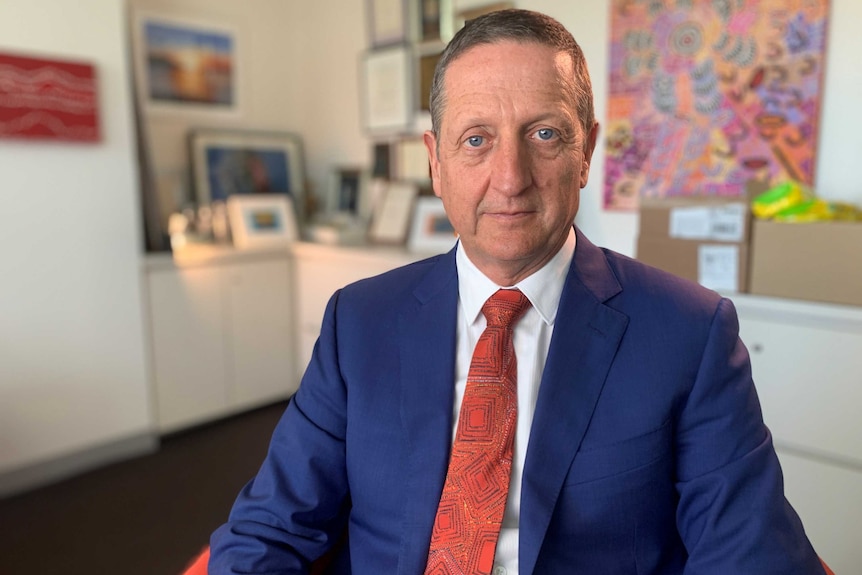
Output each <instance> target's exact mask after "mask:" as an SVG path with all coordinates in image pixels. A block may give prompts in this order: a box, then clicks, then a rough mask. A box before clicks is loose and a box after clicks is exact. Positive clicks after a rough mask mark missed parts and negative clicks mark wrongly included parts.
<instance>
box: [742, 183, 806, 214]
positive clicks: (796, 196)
mask: <svg viewBox="0 0 862 575" xmlns="http://www.w3.org/2000/svg"><path fill="white" fill-rule="evenodd" d="M810 199H811V195H810V194H809V193H808V192H807V191H806V190H803V189H802V186H801V185H800V184H799V183H798V182H785V183H783V184H779V185H777V186H775V187H772V188H770V189H768V190H766V191H765V192H763V193H762V194H760V195H759V196H757V197H756V198H754V199H753V200H752V202H751V213H752V214H754V217H756V218H760V219H768V218H771V217H773V216H774V215H775V214H777V213H779V212H781V211H783V210H787V209H789V208H792V207H794V206H798V205H800V204H802V203H804V202H806V201H808V200H810Z"/></svg>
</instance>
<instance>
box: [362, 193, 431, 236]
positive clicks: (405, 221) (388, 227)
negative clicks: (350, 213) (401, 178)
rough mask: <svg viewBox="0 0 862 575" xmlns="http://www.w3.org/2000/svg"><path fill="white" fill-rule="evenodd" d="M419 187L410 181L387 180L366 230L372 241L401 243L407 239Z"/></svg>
mask: <svg viewBox="0 0 862 575" xmlns="http://www.w3.org/2000/svg"><path fill="white" fill-rule="evenodd" d="M418 194H419V188H418V187H417V186H416V185H415V184H413V183H411V182H389V183H388V184H387V185H386V188H385V189H384V190H382V191H381V199H380V202H379V203H378V204H377V205H376V206H375V210H374V215H373V217H372V219H371V225H370V226H369V230H368V239H369V241H371V242H373V243H380V244H396V245H403V244H404V243H405V242H406V241H407V233H408V230H409V228H410V220H411V216H412V214H413V204H414V202H415V201H416V197H417V196H418Z"/></svg>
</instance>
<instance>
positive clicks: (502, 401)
mask: <svg viewBox="0 0 862 575" xmlns="http://www.w3.org/2000/svg"><path fill="white" fill-rule="evenodd" d="M529 305H530V302H529V300H528V299H527V298H526V296H524V294H522V293H521V292H520V291H517V290H499V291H497V293H495V294H494V295H492V296H491V297H490V298H488V301H487V302H485V305H484V306H483V307H482V313H483V314H485V318H486V319H487V320H488V326H487V327H486V328H485V331H484V332H482V335H481V336H480V337H479V341H478V342H477V343H476V349H475V350H474V351H473V360H472V361H471V362H470V371H469V372H468V373H467V387H466V389H465V390H464V399H463V400H462V402H461V413H460V415H459V417H458V427H457V429H456V430H455V442H454V444H453V445H452V455H451V458H450V460H449V471H448V472H447V474H446V483H445V484H444V485H443V494H442V495H441V496H440V505H439V507H438V508H437V517H436V519H435V520H434V531H433V532H432V534H431V548H430V550H429V553H428V565H427V567H425V575H479V574H488V573H491V569H492V568H493V566H494V553H495V552H496V549H497V538H498V537H499V535H500V525H501V523H502V522H503V511H504V510H505V507H506V498H507V496H508V492H509V477H510V475H511V470H512V453H513V451H514V444H515V425H516V422H517V420H518V392H517V381H516V380H517V374H518V370H517V366H516V363H515V347H514V345H513V343H512V329H513V326H514V324H515V322H516V321H518V319H519V318H520V317H521V316H522V315H523V313H524V311H526V309H527V307H528V306H529Z"/></svg>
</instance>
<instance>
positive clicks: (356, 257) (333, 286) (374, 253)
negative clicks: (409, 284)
mask: <svg viewBox="0 0 862 575" xmlns="http://www.w3.org/2000/svg"><path fill="white" fill-rule="evenodd" d="M293 254H294V258H295V264H296V280H297V281H296V285H297V291H296V298H297V299H296V309H297V322H296V330H297V333H296V338H297V342H298V345H297V362H296V367H297V369H298V372H297V373H298V377H301V376H302V373H303V372H304V371H305V367H306V366H307V365H308V361H309V360H310V359H311V352H312V350H313V349H314V342H315V341H317V336H318V334H319V333H320V324H321V321H322V320H323V312H324V311H325V309H326V304H327V302H328V301H329V298H330V297H331V296H332V294H333V293H334V292H335V290H337V289H339V288H341V287H344V286H345V285H347V284H349V283H352V282H355V281H356V280H359V279H362V278H367V277H371V276H373V275H377V274H381V273H383V272H385V271H389V270H390V269H392V268H394V267H397V266H399V265H403V264H407V263H410V262H412V261H415V260H418V259H420V258H421V257H422V256H420V255H417V254H412V253H409V252H407V251H405V250H404V249H395V248H385V247H374V248H368V247H361V248H360V247H342V246H329V245H323V244H312V243H297V244H295V245H294V249H293Z"/></svg>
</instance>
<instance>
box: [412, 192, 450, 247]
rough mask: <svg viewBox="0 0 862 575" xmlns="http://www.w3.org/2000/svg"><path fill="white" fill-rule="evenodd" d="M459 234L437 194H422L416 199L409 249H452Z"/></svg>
mask: <svg viewBox="0 0 862 575" xmlns="http://www.w3.org/2000/svg"><path fill="white" fill-rule="evenodd" d="M457 239H458V236H457V235H456V234H455V228H453V227H452V223H451V222H450V221H449V218H448V216H447V215H446V210H445V209H444V208H443V200H441V199H440V198H438V197H437V196H421V197H419V198H418V199H417V201H416V207H415V209H414V211H413V222H412V224H411V226H410V239H409V240H408V242H407V249H408V250H409V251H411V252H422V253H443V252H447V251H449V250H450V249H452V246H454V245H455V241H456V240H457Z"/></svg>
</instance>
